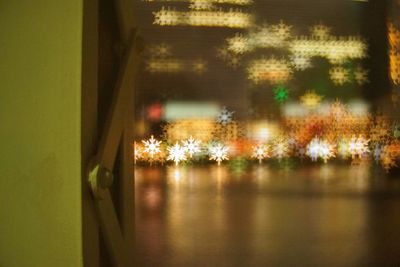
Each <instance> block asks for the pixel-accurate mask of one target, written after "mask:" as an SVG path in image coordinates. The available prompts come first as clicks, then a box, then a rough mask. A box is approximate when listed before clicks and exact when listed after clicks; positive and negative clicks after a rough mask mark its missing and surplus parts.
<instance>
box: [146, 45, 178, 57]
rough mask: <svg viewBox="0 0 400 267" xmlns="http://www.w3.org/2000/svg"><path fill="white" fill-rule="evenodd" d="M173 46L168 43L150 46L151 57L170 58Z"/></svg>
mask: <svg viewBox="0 0 400 267" xmlns="http://www.w3.org/2000/svg"><path fill="white" fill-rule="evenodd" d="M171 50H172V48H171V46H170V45H168V44H166V43H161V44H157V45H150V46H149V48H148V53H149V54H150V57H156V58H157V57H161V58H164V57H169V56H171Z"/></svg>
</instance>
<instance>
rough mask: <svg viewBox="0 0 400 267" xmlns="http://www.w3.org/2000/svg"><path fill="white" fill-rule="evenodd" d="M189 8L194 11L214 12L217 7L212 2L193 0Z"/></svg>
mask: <svg viewBox="0 0 400 267" xmlns="http://www.w3.org/2000/svg"><path fill="white" fill-rule="evenodd" d="M189 8H190V9H193V10H212V9H214V8H215V6H214V3H212V2H211V1H205V0H191V1H190V5H189Z"/></svg>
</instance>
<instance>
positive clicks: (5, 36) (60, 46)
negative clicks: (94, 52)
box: [0, 0, 82, 267]
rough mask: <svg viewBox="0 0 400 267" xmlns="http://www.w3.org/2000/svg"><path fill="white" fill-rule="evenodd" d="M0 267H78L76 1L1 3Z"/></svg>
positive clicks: (78, 1)
mask: <svg viewBox="0 0 400 267" xmlns="http://www.w3.org/2000/svg"><path fill="white" fill-rule="evenodd" d="M0 29H1V30H0V266H1V267H25V266H26V267H36V266H37V267H47V266H49V267H64V266H71V267H79V266H82V248H81V243H82V240H81V239H82V237H81V236H82V234H81V190H80V189H81V185H80V183H81V181H80V170H81V166H80V165H81V161H80V116H81V114H80V113H81V112H80V109H81V107H80V91H81V90H80V89H81V40H82V37H81V33H82V0H11V1H0Z"/></svg>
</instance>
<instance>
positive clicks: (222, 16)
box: [153, 7, 253, 28]
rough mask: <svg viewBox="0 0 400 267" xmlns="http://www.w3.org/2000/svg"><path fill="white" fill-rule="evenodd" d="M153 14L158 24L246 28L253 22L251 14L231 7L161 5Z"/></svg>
mask: <svg viewBox="0 0 400 267" xmlns="http://www.w3.org/2000/svg"><path fill="white" fill-rule="evenodd" d="M153 14H154V24H157V25H160V26H203V27H228V28H248V27H250V26H252V24H253V17H252V15H250V14H247V13H243V12H242V11H240V10H233V9H229V11H222V10H218V11H209V10H206V11H204V10H194V11H176V10H174V9H171V8H164V7H163V8H162V9H161V10H160V11H156V12H153Z"/></svg>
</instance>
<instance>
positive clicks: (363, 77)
mask: <svg viewBox="0 0 400 267" xmlns="http://www.w3.org/2000/svg"><path fill="white" fill-rule="evenodd" d="M354 79H355V80H356V82H357V83H358V84H359V85H363V84H365V83H367V82H368V81H369V80H368V71H367V70H365V69H363V68H362V67H360V66H358V67H357V68H356V69H355V71H354Z"/></svg>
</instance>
